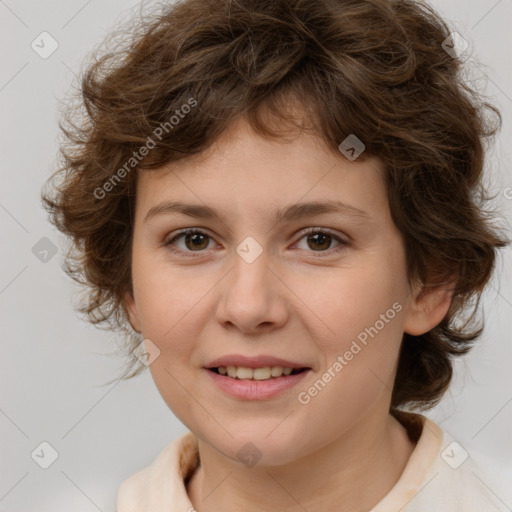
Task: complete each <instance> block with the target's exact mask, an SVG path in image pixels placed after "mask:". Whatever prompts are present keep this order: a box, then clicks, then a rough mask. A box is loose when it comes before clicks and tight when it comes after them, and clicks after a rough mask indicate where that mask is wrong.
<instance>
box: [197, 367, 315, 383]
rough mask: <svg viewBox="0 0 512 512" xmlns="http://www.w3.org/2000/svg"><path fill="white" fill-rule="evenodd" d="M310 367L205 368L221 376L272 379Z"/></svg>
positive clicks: (241, 378) (240, 378) (239, 378)
mask: <svg viewBox="0 0 512 512" xmlns="http://www.w3.org/2000/svg"><path fill="white" fill-rule="evenodd" d="M309 369H310V368H283V367H281V366H265V367H262V368H247V367H244V366H218V367H213V368H207V370H209V371H211V372H213V373H216V374H217V375H221V376H223V377H227V378H231V379H235V380H254V381H258V380H273V379H279V378H281V377H287V376H289V375H296V374H298V373H302V372H304V371H306V370H309Z"/></svg>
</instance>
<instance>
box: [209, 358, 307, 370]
mask: <svg viewBox="0 0 512 512" xmlns="http://www.w3.org/2000/svg"><path fill="white" fill-rule="evenodd" d="M219 366H237V367H239V366H243V367H246V368H253V369H254V368H263V367H265V366H270V367H272V366H282V367H283V368H292V369H295V370H299V369H310V368H311V367H310V366H308V365H307V364H304V363H300V362H297V361H290V360H288V359H283V358H280V357H275V356H270V355H258V356H243V355H240V354H230V355H226V356H222V357H219V358H217V359H214V360H212V361H210V362H208V363H207V364H206V365H205V366H204V367H205V368H206V369H212V368H218V367H219Z"/></svg>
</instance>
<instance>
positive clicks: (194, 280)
mask: <svg viewBox="0 0 512 512" xmlns="http://www.w3.org/2000/svg"><path fill="white" fill-rule="evenodd" d="M335 201H339V202H342V203H346V205H349V206H350V207H351V208H349V207H347V208H343V209H339V210H332V211H324V212H323V213H320V212H318V209H317V212H316V213H315V211H313V210H312V209H310V210H309V211H305V213H306V214H305V215H304V216H302V215H299V214H298V213H300V211H298V210H295V212H292V214H291V215H288V216H286V215H283V212H285V211H286V209H287V208H288V207H290V206H292V205H296V204H298V203H300V204H302V203H321V204H324V205H326V204H328V203H333V202H335ZM166 202H180V203H185V204H187V205H197V206H203V207H204V206H207V207H208V208H210V209H212V210H214V211H215V212H216V214H217V215H216V216H191V215H189V214H185V213H183V211H182V212H180V211H177V210H172V209H167V210H166V209H165V208H162V207H159V208H158V210H159V211H156V212H155V211H153V214H150V215H149V218H148V217H147V216H148V212H150V210H152V209H153V208H154V207H156V206H158V205H162V204H163V203H166ZM356 209H357V210H359V211H357V210H356ZM278 211H279V212H280V215H278ZM191 228H193V229H194V230H197V231H198V233H196V234H189V235H186V234H182V231H183V230H185V229H191ZM308 230H309V231H310V232H309V231H308ZM180 234H181V236H180ZM132 278H133V295H131V294H130V295H128V296H127V297H126V305H127V310H128V311H129V315H130V322H131V324H132V326H133V327H134V329H136V330H137V331H139V332H141V333H142V336H143V338H144V339H149V340H151V343H152V344H154V346H156V347H158V350H159V351H160V353H159V355H158V357H156V359H154V361H153V362H152V363H151V365H150V371H151V373H152V376H153V378H154V381H155V383H156V386H157V388H158V390H159V392H160V394H161V396H162V397H163V399H164V400H165V402H166V403H167V405H168V406H169V408H170V409H171V410H172V411H173V413H174V414H175V415H176V416H177V417H178V418H179V419H180V420H181V421H182V422H183V424H184V425H186V426H187V427H188V428H189V429H190V430H191V431H192V432H193V433H194V434H196V436H197V437H198V438H199V439H201V440H203V441H204V442H206V443H207V444H208V445H210V446H213V447H214V448H215V449H216V450H217V451H218V452H220V453H222V454H224V455H226V456H227V457H229V458H231V459H232V460H238V456H237V453H238V451H239V450H240V448H241V447H243V446H244V445H245V444H246V443H249V442H250V443H253V444H254V445H255V446H256V447H257V448H258V450H259V452H260V453H261V454H262V456H263V461H262V462H265V463H268V464H285V463H287V462H290V461H292V460H294V459H297V458H299V457H301V456H304V455H307V454H310V453H313V452H314V451H315V450H318V449H321V448H322V447H325V446H327V445H328V444H329V443H332V442H334V441H335V440H336V439H337V438H338V437H339V436H340V435H342V434H343V433H345V432H348V431H349V430H350V429H352V428H354V425H357V423H358V422H360V421H362V420H363V418H364V417H368V415H369V414H370V413H371V412H372V411H377V410H383V409H385V410H386V411H387V409H388V406H389V400H390V396H391V395H390V394H391V388H392V386H393V378H394V374H395V371H396V363H397V360H398V351H399V347H400V342H401V339H402V334H403V332H404V330H407V329H408V328H409V327H410V330H411V331H414V327H413V325H414V322H415V317H414V311H413V307H412V296H414V294H413V295H411V293H412V291H411V288H410V287H409V284H408V281H407V278H406V266H405V255H404V249H403V244H402V238H401V234H400V233H399V231H398V230H397V228H396V226H395V225H394V224H393V222H392V219H391V215H390V210H389V205H388V203H387V194H386V188H385V183H384V169H383V167H382V166H381V164H380V162H379V161H378V160H377V159H369V160H366V161H364V162H362V161H358V160H357V159H356V160H355V161H349V160H347V159H346V158H345V157H344V156H343V155H341V153H340V154H338V155H337V154H333V153H331V152H328V151H327V150H326V149H325V148H323V147H322V145H321V144H320V143H319V140H318V139H317V138H316V137H314V136H313V135H309V134H307V135H306V134H302V135H301V136H297V137H296V138H295V139H294V140H293V141H291V142H286V143H285V142H281V141H268V140H265V139H263V138H260V137H259V136H257V135H255V134H254V133H252V132H251V131H250V129H249V128H248V125H246V124H245V123H244V122H243V121H240V122H238V123H237V124H236V125H232V127H231V129H230V130H229V131H227V132H225V133H224V135H223V137H222V138H221V139H219V141H218V143H217V144H216V145H215V146H214V147H212V148H211V149H210V150H209V151H208V152H206V153H204V154H203V155H201V157H198V158H195V159H192V160H188V161H186V162H177V163H173V164H169V165H167V166H165V167H163V168H161V169H157V170H154V171H143V172H140V174H139V177H138V183H137V199H136V218H135V225H134V233H133V252H132ZM363 340H364V341H363ZM146 343H147V342H146ZM357 347H359V348H357ZM233 354H235V355H241V356H246V357H257V356H262V355H266V356H274V357H277V358H282V359H285V360H287V361H290V362H294V363H298V365H299V366H300V367H302V368H309V370H306V371H303V372H302V373H301V374H300V375H299V377H298V378H297V377H295V378H294V380H292V384H291V387H288V388H286V386H285V388H286V389H281V391H280V392H278V393H277V394H273V395H272V396H266V395H265V392H263V395H261V394H260V395H258V396H252V395H251V396H250V395H246V396H245V398H244V397H241V396H235V395H233V394H231V393H230V392H228V391H226V390H225V389H224V388H223V387H221V386H219V385H218V384H217V382H218V381H219V379H222V380H223V381H225V380H226V379H228V378H229V377H221V376H219V375H216V376H215V377H213V376H212V375H211V370H208V369H206V367H207V366H208V365H209V364H210V363H211V362H213V361H214V360H216V359H218V358H221V357H223V356H227V355H233ZM350 354H351V355H350ZM340 358H341V359H340ZM336 363H337V364H336ZM260 366H261V365H260ZM329 376H330V378H329ZM292 377H293V376H292ZM281 378H283V377H281ZM230 380H231V381H232V380H233V379H230ZM319 381H321V383H320V384H319ZM237 382H239V381H237ZM315 383H316V387H315ZM246 384H247V382H246ZM267 384H268V381H267ZM267 387H268V386H267ZM244 389H245V388H244ZM265 389H266V388H265ZM267 394H268V393H267Z"/></svg>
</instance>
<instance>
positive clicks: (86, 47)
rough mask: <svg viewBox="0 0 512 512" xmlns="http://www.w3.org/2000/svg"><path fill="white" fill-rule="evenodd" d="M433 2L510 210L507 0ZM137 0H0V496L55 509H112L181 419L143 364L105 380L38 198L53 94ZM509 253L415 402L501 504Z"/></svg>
mask: <svg viewBox="0 0 512 512" xmlns="http://www.w3.org/2000/svg"><path fill="white" fill-rule="evenodd" d="M431 4H432V5H433V6H434V7H436V8H437V9H438V10H439V12H440V13H441V14H444V16H445V17H446V19H447V20H448V21H449V23H451V26H452V28H454V29H455V30H457V31H458V32H459V33H460V34H462V35H463V37H464V38H465V39H466V40H467V41H468V42H469V43H470V48H471V51H472V54H473V56H474V57H475V58H476V59H477V60H478V64H477V68H476V71H477V73H476V77H475V79H476V82H477V83H478V84H479V86H480V89H481V90H483V91H484V92H485V93H486V94H487V95H488V96H489V97H490V98H491V100H492V101H493V102H494V103H495V104H497V105H498V107H499V108H500V109H501V111H502V113H503V115H504V125H503V130H502V132H501V135H500V136H499V139H498V140H497V144H496V146H495V147H494V149H493V151H492V153H491V154H490V155H489V160H488V167H489V171H490V176H491V178H490V179H491V180H492V184H493V190H495V191H496V192H497V193H498V197H497V200H496V206H497V207H498V208H500V209H501V210H502V211H503V212H504V214H505V215H506V217H507V218H508V219H509V221H510V219H512V188H507V187H512V174H511V170H510V161H511V158H510V157H511V153H510V146H509V145H508V144H506V142H510V140H512V139H511V124H510V123H511V121H510V120H511V116H510V114H511V109H512V73H511V67H510V54H511V50H512V47H511V46H512V45H511V30H510V20H512V0H500V1H495V0H492V1H484V0H471V1H468V0H464V1H462V0H450V1H447V0H443V1H441V0H436V1H434V2H431ZM136 5H138V2H137V1H134V0H130V1H126V0H124V1H121V0H102V1H99V0H89V1H83V0H80V1H77V0H73V1H71V0H66V1H64V0H53V1H34V0H32V1H23V2H22V1H16V0H6V1H2V0H0V16H1V18H0V20H1V24H2V28H1V31H0V53H1V59H2V60H1V62H2V66H1V70H0V103H1V108H2V117H1V119H2V123H1V156H2V159H1V177H2V182H1V189H0V220H1V223H2V224H1V225H2V248H3V249H2V252H1V266H2V274H1V276H0V307H1V320H2V324H1V325H2V336H1V339H2V352H3V353H2V358H1V371H0V379H1V390H2V393H1V396H0V413H1V414H0V426H1V429H2V430H1V432H2V447H3V448H2V459H1V472H0V474H1V480H0V510H1V511H7V510H9V511H35V510H37V511H38V512H46V511H52V512H60V511H68V510H70V506H72V510H73V511H74V512H93V511H95V510H101V511H104V512H107V511H113V510H114V509H115V497H116V493H117V489H118V487H119V485H120V483H121V482H122V481H123V480H124V479H125V478H126V477H128V476H129V475H131V474H133V473H134V472H135V471H137V470H139V469H141V468H142V467H144V466H146V465H148V464H149V463H150V462H151V461H152V460H153V459H154V457H155V456H156V455H157V454H158V453H159V452H160V451H161V450H162V449H163V447H164V446H165V445H167V444H168V443H169V442H171V441H172V440H173V439H174V438H176V437H177V436H178V435H180V434H182V433H184V432H185V431H186V429H185V427H184V426H183V425H182V424H181V423H180V422H179V421H178V420H177V419H176V418H175V417H174V416H173V414H172V413H171V411H169V410H168V408H167V406H166V405H165V404H164V402H163V400H162V399H161V398H160V395H159V394H158V392H157V390H156V388H155V387H154V385H153V382H152V380H151V376H150V374H149V371H146V373H144V374H143V375H142V376H139V377H137V378H135V379H132V380H131V381H128V382H121V383H115V384H110V385H108V386H105V385H104V383H105V382H108V381H109V380H110V379H112V378H113V377H114V376H115V375H118V374H119V372H120V368H121V359H120V358H118V357H116V356H115V355H109V353H111V352H113V351H116V350H117V349H118V348H119V346H118V340H116V338H115V336H113V335H111V334H110V333H107V332H104V331H101V330H99V329H96V328H94V327H92V326H89V325H88V324H86V323H85V322H83V321H82V320H80V318H79V317H78V316H77V315H76V314H75V312H74V310H73V302H76V301H77V300H78V292H79V289H78V288H77V287H76V285H74V284H73V283H72V281H71V280H70V279H69V278H68V277H67V276H66V275H65V274H64V272H63V271H62V270H61V266H60V265H61V263H62V254H63V249H64V247H65V239H64V238H63V237H62V235H60V234H59V233H58V232H57V231H56V230H55V229H54V228H53V227H52V226H51V225H50V224H49V223H48V222H47V219H46V213H45V212H44V210H43V209H42V208H41V206H40V192H41V186H42V184H43V182H44V181H45V180H46V179H47V178H48V177H49V175H50V172H51V169H52V168H53V165H54V163H55V157H56V153H57V134H58V127H57V120H58V111H57V109H58V105H57V99H62V98H63V97H64V95H65V94H66V92H68V90H69V87H70V85H71V81H72V79H73V78H74V74H75V73H77V72H78V70H79V67H80V64H81V62H82V59H83V58H84V57H85V55H86V54H87V53H88V52H89V51H90V49H91V48H92V47H93V46H96V45H98V44H99V43H100V42H101V41H102V39H103V38H104V36H105V35H106V34H107V33H108V32H109V30H110V29H111V28H112V27H113V26H114V25H115V24H116V21H119V20H121V19H125V18H126V16H127V12H126V11H127V9H130V8H132V7H134V6H136ZM43 31H47V32H49V33H50V34H51V35H52V37H53V38H54V39H55V40H56V41H57V42H58V45H59V46H58V49H57V50H56V51H55V52H54V53H53V54H52V55H51V56H50V57H48V58H47V59H43V58H41V57H40V56H39V55H38V54H37V53H36V52H35V51H34V50H33V49H32V48H31V43H32V41H33V40H34V39H36V38H37V37H38V36H39V34H40V33H41V32H43ZM46 48H48V46H46ZM507 190H508V194H507V192H506V191H507ZM507 196H508V197H507ZM44 237H47V238H48V239H49V240H50V241H51V244H54V245H55V247H56V248H58V253H57V254H55V255H54V256H52V253H51V252H50V253H48V254H47V255H46V259H47V261H46V262H44V261H41V258H42V257H43V256H44V255H43V253H41V252H40V251H41V247H43V248H45V247H47V246H48V245H49V242H48V241H47V240H43V241H41V239H43V238H44ZM36 244H39V245H36ZM41 244H42V245H41ZM45 244H46V245H45ZM34 247H35V249H34ZM38 255H39V256H38ZM511 262H512V250H511V249H507V250H506V251H505V252H504V253H503V256H502V258H501V259H500V260H499V268H500V270H499V273H498V274H497V275H496V277H495V279H494V281H493V283H492V286H491V287H490V288H489V289H488V292H487V293H486V294H485V296H484V300H483V306H484V313H485V317H486V321H487V328H486V331H485V333H484V336H483V338H482V340H481V341H480V342H479V344H478V346H477V347H476V348H475V349H474V350H473V351H472V352H471V353H470V355H469V356H468V357H466V359H465V360H464V361H462V362H459V363H457V365H456V376H455V380H454V382H453V385H452V387H451V390H450V392H449V393H448V394H447V395H446V397H445V398H444V399H443V401H442V403H441V404H440V405H439V406H438V407H437V408H436V409H435V410H433V411H431V412H429V413H427V414H428V416H430V417H431V418H432V419H433V420H434V421H437V422H438V424H439V425H440V426H441V427H442V428H443V429H445V430H447V431H449V432H450V433H451V434H452V435H454V436H455V438H456V439H457V440H458V442H459V443H460V444H461V446H463V447H464V449H465V450H467V451H468V452H469V453H470V454H471V455H472V454H473V453H477V452H481V453H484V454H485V455H486V456H487V457H489V458H490V460H491V461H492V465H493V466H494V467H495V468H498V469H497V471H496V473H497V475H494V476H491V473H485V472H482V473H481V474H480V475H477V477H478V478H480V479H481V481H483V482H484V483H485V484H486V485H488V486H489V488H491V489H492V491H493V492H494V493H496V494H497V495H498V496H499V497H500V499H501V500H503V501H504V502H505V503H506V504H507V505H508V507H512V496H511V494H510V491H509V490H508V489H507V488H506V487H507V486H506V485H503V483H501V484H500V483H499V480H498V476H499V477H501V479H502V482H505V481H506V479H507V478H508V481H512V468H511V460H512V428H511V425H512V385H511V384H512V378H511V370H512V368H511V361H512V357H511V356H512V349H511V347H512V344H511V343H510V332H511V330H512V275H511V269H512V265H511ZM43 441H46V442H48V443H50V445H51V446H52V447H53V448H54V449H55V450H56V451H57V452H58V458H57V460H56V461H55V462H54V463H53V464H52V465H51V466H50V467H49V468H48V469H42V468H41V467H40V466H39V465H38V464H37V463H36V462H35V461H34V460H33V458H32V457H31V453H32V452H33V451H34V450H36V453H44V454H45V455H44V457H48V454H49V453H50V452H49V451H48V450H46V451H44V450H43V452H41V451H40V450H41V449H40V448H38V447H39V445H40V443H41V442H43ZM38 450H39V451H38ZM44 457H43V456H41V457H40V459H39V460H42V459H43V458H44Z"/></svg>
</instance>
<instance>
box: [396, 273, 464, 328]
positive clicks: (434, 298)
mask: <svg viewBox="0 0 512 512" xmlns="http://www.w3.org/2000/svg"><path fill="white" fill-rule="evenodd" d="M453 285H454V280H453V279H451V280H449V281H448V282H445V283H441V284H435V285H429V286H423V285H416V286H415V287H414V289H413V293H412V300H411V303H410V306H409V311H408V313H407V317H406V319H405V323H404V331H405V332H406V333H408V334H412V335H413V336H420V335H421V334H425V333H426V332H428V331H430V330H431V329H433V328H434V327H436V326H437V325H439V324H440V323H441V321H442V320H443V318H444V317H445V316H446V314H447V313H448V310H449V309H450V305H451V302H452V297H453Z"/></svg>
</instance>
